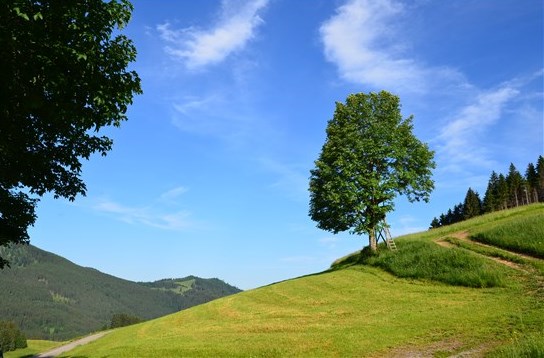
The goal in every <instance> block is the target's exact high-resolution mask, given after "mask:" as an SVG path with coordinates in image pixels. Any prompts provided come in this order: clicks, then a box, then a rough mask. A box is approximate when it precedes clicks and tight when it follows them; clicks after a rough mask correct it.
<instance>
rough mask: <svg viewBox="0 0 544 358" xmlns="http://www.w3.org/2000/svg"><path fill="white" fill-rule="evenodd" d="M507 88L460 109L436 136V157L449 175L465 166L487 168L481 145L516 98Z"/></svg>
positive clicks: (479, 96)
mask: <svg viewBox="0 0 544 358" xmlns="http://www.w3.org/2000/svg"><path fill="white" fill-rule="evenodd" d="M519 93H520V92H519V90H518V89H517V88H515V87H512V86H510V85H508V84H507V85H504V86H501V87H500V88H498V89H495V90H491V91H487V92H482V93H480V94H479V95H478V96H476V98H475V100H474V101H473V102H472V103H470V104H468V105H466V106H465V107H463V108H461V109H459V111H458V113H457V114H456V115H454V116H453V118H452V119H451V120H450V121H449V123H448V124H447V125H445V126H444V127H443V129H442V130H441V132H440V134H439V136H438V138H437V139H438V143H439V145H438V154H439V155H440V156H441V157H442V158H445V159H446V160H447V162H448V163H449V165H448V167H447V168H446V169H448V170H449V171H456V168H462V167H466V166H467V165H474V166H483V167H489V166H490V165H491V164H492V163H489V161H488V160H487V156H486V153H485V150H484V149H483V146H482V143H484V140H483V138H482V137H483V136H485V134H486V132H488V130H489V129H490V128H491V127H492V126H493V125H494V124H495V123H497V122H498V121H499V119H500V118H501V117H502V114H503V112H504V108H505V106H506V105H507V104H508V103H509V102H510V101H512V100H513V99H514V98H516V96H518V94H519Z"/></svg>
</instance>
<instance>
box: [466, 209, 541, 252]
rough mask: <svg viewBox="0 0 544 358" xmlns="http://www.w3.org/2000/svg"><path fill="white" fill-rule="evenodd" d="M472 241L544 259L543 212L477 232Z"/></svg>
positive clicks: (506, 221)
mask: <svg viewBox="0 0 544 358" xmlns="http://www.w3.org/2000/svg"><path fill="white" fill-rule="evenodd" d="M472 238H473V239H475V240H477V241H480V242H483V243H486V244H491V245H494V246H498V247H502V248H505V249H508V250H512V251H516V252H520V253H524V254H528V255H531V256H535V257H539V258H544V212H543V211H540V212H533V213H530V214H528V215H526V216H525V217H523V218H516V220H505V221H503V222H501V223H499V224H497V225H494V226H493V227H490V228H485V229H483V230H478V231H477V232H476V233H475V234H474V235H473V236H472Z"/></svg>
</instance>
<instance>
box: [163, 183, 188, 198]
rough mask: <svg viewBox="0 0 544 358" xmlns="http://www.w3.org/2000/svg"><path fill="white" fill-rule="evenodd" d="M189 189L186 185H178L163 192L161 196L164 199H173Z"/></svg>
mask: <svg viewBox="0 0 544 358" xmlns="http://www.w3.org/2000/svg"><path fill="white" fill-rule="evenodd" d="M188 191H189V189H188V188H187V187H184V186H178V187H175V188H173V189H170V190H168V191H166V192H164V193H162V194H161V196H160V198H161V199H162V200H164V201H173V200H175V199H177V198H178V197H179V196H180V195H182V194H184V193H186V192H188Z"/></svg>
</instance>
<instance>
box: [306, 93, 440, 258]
mask: <svg viewBox="0 0 544 358" xmlns="http://www.w3.org/2000/svg"><path fill="white" fill-rule="evenodd" d="M412 120H413V116H409V117H408V118H405V119H403V118H402V115H401V113H400V99H399V97H397V96H395V95H393V94H391V93H389V92H386V91H381V92H379V93H372V92H371V93H369V94H365V93H358V94H352V95H349V96H348V97H347V99H346V103H345V104H344V103H339V102H337V103H336V110H335V112H334V116H333V118H332V119H331V120H330V121H329V123H328V126H327V139H326V141H325V144H324V145H323V148H322V150H321V153H320V155H319V158H318V159H317V160H316V162H315V168H314V169H313V170H312V171H311V176H310V187H309V190H310V212H309V214H310V217H311V218H312V220H314V221H316V222H317V226H318V227H319V228H321V229H324V230H327V231H331V232H333V233H335V234H336V233H338V232H342V231H347V230H350V232H351V233H353V234H358V235H360V234H363V233H366V234H368V235H369V243H370V247H371V249H373V250H376V245H377V243H376V237H375V229H376V228H377V225H379V224H380V222H382V220H383V219H384V218H385V216H386V214H387V213H388V212H389V211H391V210H393V208H394V202H393V200H394V199H395V197H396V196H397V195H406V196H407V198H408V200H409V201H410V202H413V201H419V200H424V201H428V200H429V197H430V193H431V191H432V190H433V188H434V183H433V181H432V178H431V176H432V169H433V168H434V167H435V163H434V160H433V157H434V152H433V151H431V150H429V148H428V146H427V144H425V143H422V142H421V141H419V140H418V139H417V138H416V137H415V136H414V134H413V133H412V130H413V124H412Z"/></svg>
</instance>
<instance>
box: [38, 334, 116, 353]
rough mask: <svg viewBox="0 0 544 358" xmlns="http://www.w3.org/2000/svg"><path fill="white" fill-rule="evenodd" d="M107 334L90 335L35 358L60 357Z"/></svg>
mask: <svg viewBox="0 0 544 358" xmlns="http://www.w3.org/2000/svg"><path fill="white" fill-rule="evenodd" d="M108 333H109V332H100V333H96V334H92V335H90V336H87V337H84V338H81V339H78V340H77V341H73V342H70V343H68V344H65V345H64V346H60V347H57V348H54V349H52V350H50V351H48V352H45V353H40V354H38V355H35V356H34V357H35V358H50V357H56V356H58V355H61V354H62V353H65V352H68V351H71V350H72V349H74V348H76V347H77V346H82V345H84V344H87V343H89V342H92V341H95V340H97V339H99V338H102V337H103V336H104V335H106V334H108Z"/></svg>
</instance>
